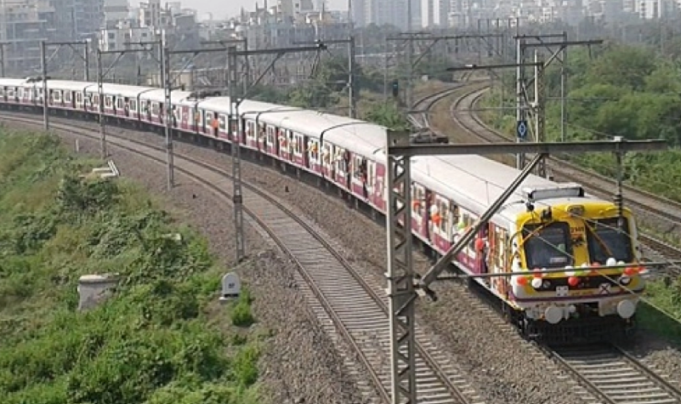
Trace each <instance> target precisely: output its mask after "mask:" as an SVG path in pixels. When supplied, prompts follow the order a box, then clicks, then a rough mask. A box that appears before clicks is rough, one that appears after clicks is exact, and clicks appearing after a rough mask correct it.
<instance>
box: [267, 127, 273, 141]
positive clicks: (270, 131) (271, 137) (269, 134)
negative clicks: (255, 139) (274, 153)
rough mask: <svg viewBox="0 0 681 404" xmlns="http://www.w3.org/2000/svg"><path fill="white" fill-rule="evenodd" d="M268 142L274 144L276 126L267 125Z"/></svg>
mask: <svg viewBox="0 0 681 404" xmlns="http://www.w3.org/2000/svg"><path fill="white" fill-rule="evenodd" d="M267 144H274V127H273V126H268V127H267Z"/></svg>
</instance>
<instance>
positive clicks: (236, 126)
mask: <svg viewBox="0 0 681 404" xmlns="http://www.w3.org/2000/svg"><path fill="white" fill-rule="evenodd" d="M320 50H326V45H325V44H324V43H323V42H318V43H316V44H315V46H307V47H305V46H303V47H291V48H274V49H262V50H243V51H239V50H237V48H236V46H233V45H231V46H228V47H221V48H210V49H190V50H177V51H171V52H168V53H169V54H192V57H191V59H190V60H189V61H188V62H187V63H188V64H189V63H191V61H192V60H193V58H194V57H196V56H197V55H198V54H200V53H203V52H226V53H227V94H228V97H229V103H230V105H229V116H228V117H227V129H226V131H227V133H228V137H229V140H230V142H231V152H232V184H233V191H232V201H233V205H234V227H235V243H236V261H237V262H241V261H243V259H244V258H246V246H245V244H246V243H245V236H244V225H243V194H242V189H241V143H242V142H243V136H244V130H243V128H244V122H243V118H242V117H241V114H240V113H239V106H240V105H241V103H242V102H243V101H244V100H246V99H247V98H248V97H249V96H251V95H252V94H251V93H250V92H251V91H252V90H253V88H254V87H255V86H257V85H258V84H260V81H262V79H263V78H264V77H265V76H266V75H267V73H269V72H270V71H271V70H272V69H273V68H274V65H275V64H276V62H277V61H278V60H279V59H280V58H281V57H283V56H284V55H286V54H289V53H298V52H319V51H320ZM259 55H273V56H274V58H273V60H272V61H271V62H270V64H269V65H268V66H267V68H266V69H265V70H264V71H263V72H262V73H261V74H260V76H258V77H257V78H256V80H255V81H254V82H253V83H250V85H249V87H248V90H247V91H244V92H241V91H239V89H240V88H241V89H243V86H242V85H240V83H239V77H240V74H239V63H238V58H239V57H246V58H247V57H249V56H259ZM181 70H184V68H182V69H181ZM240 92H241V94H240Z"/></svg>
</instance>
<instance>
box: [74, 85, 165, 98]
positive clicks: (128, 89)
mask: <svg viewBox="0 0 681 404" xmlns="http://www.w3.org/2000/svg"><path fill="white" fill-rule="evenodd" d="M151 89H152V87H141V86H128V85H124V84H111V83H103V84H102V92H104V94H108V95H116V96H121V97H128V98H137V96H138V95H139V94H140V93H142V92H144V91H147V90H151ZM87 92H89V93H96V92H97V83H90V85H88V86H87Z"/></svg>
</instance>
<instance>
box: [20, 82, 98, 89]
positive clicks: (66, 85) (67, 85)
mask: <svg viewBox="0 0 681 404" xmlns="http://www.w3.org/2000/svg"><path fill="white" fill-rule="evenodd" d="M32 84H35V85H36V87H41V86H42V85H43V83H42V81H36V82H35V83H32ZM91 84H92V83H88V82H83V81H70V80H47V89H48V90H49V89H57V90H67V91H83V90H85V88H86V87H87V86H89V85H91Z"/></svg>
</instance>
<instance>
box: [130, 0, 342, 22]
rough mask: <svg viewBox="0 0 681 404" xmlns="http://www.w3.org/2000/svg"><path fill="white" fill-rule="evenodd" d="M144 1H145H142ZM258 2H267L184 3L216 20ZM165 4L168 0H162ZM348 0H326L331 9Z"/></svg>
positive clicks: (206, 0)
mask: <svg viewBox="0 0 681 404" xmlns="http://www.w3.org/2000/svg"><path fill="white" fill-rule="evenodd" d="M268 1H269V2H270V3H272V4H275V3H276V0H268ZM142 2H143V3H144V2H145V1H142ZM256 2H257V3H258V5H259V6H260V7H262V6H263V4H265V1H264V0H230V1H229V2H228V4H227V6H226V7H225V3H223V2H220V1H216V0H194V1H191V2H188V3H185V4H183V6H187V7H191V8H193V9H195V10H196V11H197V13H198V16H199V18H200V19H202V20H203V19H208V15H209V14H212V15H213V19H214V20H220V19H223V18H225V17H234V16H236V15H238V14H239V12H240V11H241V8H242V7H243V8H244V9H245V10H248V11H253V10H255V3H256ZM139 3H140V1H139V0H130V6H131V7H137V6H139ZM161 3H162V4H165V3H166V1H162V2H161ZM347 4H348V2H347V0H326V5H327V7H329V9H330V10H347V9H348V7H347Z"/></svg>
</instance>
